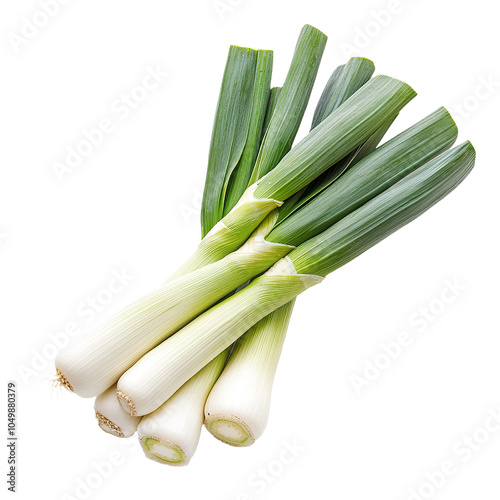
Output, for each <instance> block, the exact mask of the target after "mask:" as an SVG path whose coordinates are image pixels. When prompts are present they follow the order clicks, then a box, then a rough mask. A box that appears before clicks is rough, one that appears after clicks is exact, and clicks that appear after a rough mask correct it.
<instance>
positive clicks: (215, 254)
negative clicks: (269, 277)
mask: <svg viewBox="0 0 500 500" xmlns="http://www.w3.org/2000/svg"><path fill="white" fill-rule="evenodd" d="M255 188H256V186H250V188H248V189H247V190H246V191H245V194H244V195H243V196H242V198H241V199H240V201H239V202H238V204H237V205H236V206H235V207H234V208H233V210H232V211H231V212H229V214H228V215H226V216H225V217H224V218H223V219H222V220H221V221H220V222H218V223H217V224H216V225H215V226H214V227H213V228H212V230H211V231H210V232H209V233H208V234H207V235H206V236H205V237H204V238H203V239H202V240H201V242H200V244H199V245H198V248H197V250H196V252H195V253H194V254H193V255H192V256H191V257H190V258H189V259H188V260H187V261H186V262H185V263H184V264H183V265H182V266H181V267H180V268H179V269H177V271H175V272H174V273H173V274H172V275H171V276H170V278H169V279H175V278H178V277H180V276H183V275H185V274H188V273H191V272H193V271H195V270H197V269H200V268H202V267H204V266H207V265H208V264H212V263H214V262H217V261H218V260H220V259H222V258H224V257H225V256H226V255H228V254H230V253H231V252H234V251H236V250H238V248H240V247H241V245H243V243H244V242H245V241H246V240H247V239H248V238H249V237H250V235H251V234H252V233H253V231H254V230H255V229H256V228H257V227H258V226H259V224H261V223H262V222H263V221H264V219H265V218H266V217H267V216H268V214H269V213H270V212H272V211H273V210H275V209H276V208H278V207H279V206H281V204H282V203H281V202H280V201H276V200H271V199H256V198H255V196H254V195H253V192H254V191H255Z"/></svg>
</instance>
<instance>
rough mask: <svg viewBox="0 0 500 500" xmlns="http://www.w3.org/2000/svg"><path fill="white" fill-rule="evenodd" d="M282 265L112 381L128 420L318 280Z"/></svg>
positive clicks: (166, 396) (147, 410)
mask: <svg viewBox="0 0 500 500" xmlns="http://www.w3.org/2000/svg"><path fill="white" fill-rule="evenodd" d="M282 262H283V259H282V260H280V261H279V262H278V263H277V264H275V265H274V266H273V267H272V268H271V269H270V270H268V271H267V272H266V273H265V274H264V275H262V276H260V277H259V278H257V279H256V280H255V281H253V282H252V283H250V285H248V286H247V287H246V288H243V289H242V290H240V291H239V292H237V293H236V294H235V295H233V296H231V297H229V298H227V299H225V300H224V301H222V302H220V303H219V304H217V305H216V306H214V307H212V308H211V309H210V310H209V311H207V312H205V313H204V314H202V315H200V316H198V317H197V318H196V319H194V320H193V321H191V323H189V324H188V325H186V326H185V327H184V328H182V329H181V330H179V331H178V332H177V333H176V334H175V335H173V336H172V337H170V338H169V339H168V340H167V341H165V342H163V343H161V344H160V345H159V346H157V347H156V348H155V349H152V350H151V351H149V352H148V353H147V354H146V355H145V356H143V357H142V358H141V359H140V360H139V361H138V362H137V363H135V364H134V365H133V366H132V367H131V368H130V369H129V370H127V371H126V372H125V373H124V374H123V375H122V376H121V377H120V380H119V381H118V396H119V400H120V403H121V404H122V407H123V408H124V409H125V410H126V411H128V412H129V413H130V414H131V415H134V416H139V415H145V414H147V413H151V412H152V411H154V410H155V409H156V408H158V407H159V406H160V405H162V404H163V403H164V402H165V401H167V400H168V399H169V398H170V397H171V396H172V395H173V394H174V393H175V392H176V391H177V390H178V389H179V387H181V386H182V385H183V384H184V383H186V382H187V381H188V380H189V379H190V378H191V377H192V376H193V375H194V374H195V373H196V372H197V371H198V370H200V369H201V367H203V366H205V365H206V364H207V363H209V362H210V361H211V360H212V359H214V358H215V357H216V356H217V355H218V354H219V353H221V352H222V351H223V350H224V349H226V348H227V347H229V346H230V345H231V344H232V343H233V342H234V341H235V340H236V339H238V338H239V337H240V336H241V335H242V334H243V333H245V332H246V331H248V330H249V329H250V328H251V327H252V326H253V325H254V324H255V323H257V322H258V321H259V320H261V319H262V318H264V317H265V316H267V315H268V314H270V313H271V312H272V311H274V310H275V309H277V308H278V307H280V306H282V305H284V304H286V303H287V302H290V301H291V300H292V299H293V298H294V297H296V296H297V295H298V294H299V293H301V292H303V291H304V290H306V289H307V288H309V287H310V286H313V285H315V284H317V283H319V282H321V280H322V278H321V277H318V276H311V275H297V274H294V273H293V272H292V270H291V269H290V268H289V267H286V268H284V269H283V267H282V266H280V265H278V264H279V263H282Z"/></svg>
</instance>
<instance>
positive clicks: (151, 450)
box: [140, 436, 189, 467]
mask: <svg viewBox="0 0 500 500" xmlns="http://www.w3.org/2000/svg"><path fill="white" fill-rule="evenodd" d="M140 443H141V446H142V449H143V451H144V454H145V455H146V457H147V458H149V459H150V460H154V461H155V462H158V463H160V464H167V465H173V466H175V467H182V466H183V465H187V464H188V463H189V458H188V457H187V455H186V453H185V452H184V450H183V449H182V448H181V447H180V446H179V445H176V444H175V443H172V442H170V441H164V440H162V439H159V438H157V437H154V436H143V437H141V439H140Z"/></svg>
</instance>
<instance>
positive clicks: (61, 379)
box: [53, 368, 75, 392]
mask: <svg viewBox="0 0 500 500" xmlns="http://www.w3.org/2000/svg"><path fill="white" fill-rule="evenodd" d="M53 383H54V386H55V387H64V388H65V389H67V390H68V391H70V392H75V391H74V390H73V387H72V386H71V384H70V383H69V380H68V379H67V378H66V375H64V373H63V372H62V371H61V370H59V368H56V378H55V379H54V381H53Z"/></svg>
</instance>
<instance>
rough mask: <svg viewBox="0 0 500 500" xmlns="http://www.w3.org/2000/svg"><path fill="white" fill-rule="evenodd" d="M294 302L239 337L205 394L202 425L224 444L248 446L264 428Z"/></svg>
mask: <svg viewBox="0 0 500 500" xmlns="http://www.w3.org/2000/svg"><path fill="white" fill-rule="evenodd" d="M294 302H295V301H294V300H292V301H291V302H289V303H288V304H285V305H284V306H281V307H279V308H278V309H276V310H275V311H273V312H272V313H271V314H269V315H268V316H266V317H265V318H264V319H262V320H260V321H259V322H258V323H257V324H256V325H254V326H253V327H252V328H251V329H250V330H249V331H248V332H246V333H245V335H243V336H241V337H240V338H239V339H238V341H237V342H236V344H235V348H234V350H233V352H232V354H231V358H230V360H229V362H228V364H227V366H226V367H225V368H224V371H223V372H222V375H221V376H220V377H219V379H218V380H217V382H216V383H215V385H214V387H213V389H212V391H211V392H210V395H209V396H208V399H207V402H206V405H205V426H206V428H207V429H208V430H209V431H210V432H211V433H212V434H213V435H214V436H215V437H217V438H218V439H220V440H221V441H224V442H225V443H227V444H231V445H233V446H250V445H251V444H253V443H254V442H255V440H256V439H257V438H259V437H260V436H261V435H262V433H263V432H264V429H265V427H266V424H267V419H268V416H269V407H270V405H271V391H272V385H273V381H274V375H275V373H276V367H277V365H278V361H279V358H280V354H281V348H282V347H283V342H284V341H285V335H286V331H287V328H288V323H289V321H290V317H291V315H292V310H293V305H294ZM146 418H147V417H146Z"/></svg>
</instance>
